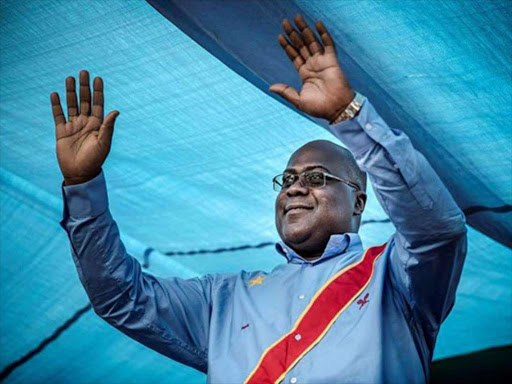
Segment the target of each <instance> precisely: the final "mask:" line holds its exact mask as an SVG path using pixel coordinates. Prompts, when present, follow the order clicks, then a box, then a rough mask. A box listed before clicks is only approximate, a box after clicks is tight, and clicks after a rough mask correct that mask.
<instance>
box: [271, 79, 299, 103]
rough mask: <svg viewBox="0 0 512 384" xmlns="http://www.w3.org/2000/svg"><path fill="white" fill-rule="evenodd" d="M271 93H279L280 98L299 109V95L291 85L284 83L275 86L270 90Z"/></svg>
mask: <svg viewBox="0 0 512 384" xmlns="http://www.w3.org/2000/svg"><path fill="white" fill-rule="evenodd" d="M269 91H270V92H274V93H277V94H278V95H279V96H281V97H282V98H284V99H285V100H287V101H289V102H290V103H292V104H293V105H294V106H295V107H296V108H299V100H300V97H299V93H298V92H297V91H296V90H295V89H294V88H292V87H290V86H289V85H286V84H283V83H277V84H273V85H272V86H271V87H270V88H269Z"/></svg>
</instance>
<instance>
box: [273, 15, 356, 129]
mask: <svg viewBox="0 0 512 384" xmlns="http://www.w3.org/2000/svg"><path fill="white" fill-rule="evenodd" d="M295 24H296V26H297V29H295V28H293V27H292V25H291V24H290V22H289V21H288V20H287V19H284V20H283V29H284V31H285V32H286V36H287V37H288V39H287V38H286V37H285V36H284V35H282V34H280V35H279V36H278V41H279V44H281V47H282V48H283V50H284V51H285V52H286V54H287V55H288V57H289V58H290V60H291V61H292V63H293V65H294V66H295V69H296V70H297V72H298V73H299V76H300V78H301V80H302V90H301V91H300V93H299V92H297V90H295V89H294V88H292V87H290V86H289V85H286V84H283V83H276V84H273V85H272V86H271V87H270V91H271V92H274V93H277V94H278V95H280V96H281V97H283V98H285V99H286V100H288V101H289V102H290V103H292V104H293V105H294V106H295V107H297V108H298V109H300V110H301V111H303V112H305V113H307V114H309V115H311V116H315V117H321V118H324V119H327V120H328V121H329V122H331V121H333V120H335V119H336V118H337V117H338V116H339V115H340V114H341V112H343V111H344V110H345V108H346V107H347V106H348V105H349V104H350V102H351V101H352V99H353V98H354V91H353V90H352V88H351V87H350V84H349V83H348V80H347V78H346V76H345V74H344V73H343V71H342V70H341V67H340V65H339V63H338V59H337V58H336V51H335V47H334V41H333V40H332V38H331V35H330V34H329V32H328V31H327V29H326V28H325V26H324V25H323V23H322V22H321V21H317V22H316V24H315V26H316V29H317V31H318V34H319V35H320V37H321V39H322V43H323V44H322V43H321V42H320V41H319V40H318V39H317V37H316V36H315V33H314V32H313V31H312V30H311V29H310V28H309V26H308V25H307V23H306V21H305V20H304V18H303V17H302V16H300V15H298V16H296V17H295Z"/></svg>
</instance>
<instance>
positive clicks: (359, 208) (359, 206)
mask: <svg viewBox="0 0 512 384" xmlns="http://www.w3.org/2000/svg"><path fill="white" fill-rule="evenodd" d="M365 207H366V193H364V192H363V191H356V203H355V206H354V216H359V215H361V214H362V213H363V211H364V208H365Z"/></svg>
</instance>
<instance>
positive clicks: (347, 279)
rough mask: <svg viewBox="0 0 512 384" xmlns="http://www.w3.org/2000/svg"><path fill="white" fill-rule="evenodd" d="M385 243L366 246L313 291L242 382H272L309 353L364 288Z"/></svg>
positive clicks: (260, 383) (247, 383)
mask: <svg viewBox="0 0 512 384" xmlns="http://www.w3.org/2000/svg"><path fill="white" fill-rule="evenodd" d="M385 247H386V243H384V244H383V245H380V246H376V247H371V248H368V249H367V250H366V251H365V252H364V254H363V257H362V258H361V260H359V261H357V262H355V263H353V264H351V265H349V266H347V267H345V268H343V269H342V270H341V271H339V272H338V273H336V274H335V275H334V276H333V277H332V278H330V279H329V280H328V281H327V282H326V283H325V284H324V285H323V286H322V287H321V288H320V289H319V290H318V291H317V292H316V294H315V296H314V297H313V299H311V302H310V303H309V305H308V306H307V308H306V309H305V310H304V312H302V314H301V315H300V317H299V318H298V319H297V321H296V322H295V325H294V327H293V329H292V330H291V331H290V332H288V333H287V334H285V335H284V336H283V337H281V338H280V339H279V340H277V341H276V342H275V343H274V344H272V345H271V346H270V347H268V348H267V349H266V350H265V351H264V352H263V354H262V355H261V357H260V360H259V361H258V364H257V365H256V367H255V368H254V369H253V370H252V372H251V373H250V374H249V376H248V377H247V379H246V380H245V381H244V384H263V383H265V384H275V383H279V382H280V381H281V380H283V379H284V377H285V376H286V374H287V373H288V372H289V371H290V370H291V369H292V368H293V367H294V366H295V364H297V363H298V362H299V361H300V359H302V358H303V357H304V356H305V355H306V353H308V352H309V351H310V350H311V349H312V348H313V347H314V346H315V345H316V344H318V343H319V342H320V340H321V339H322V338H323V337H324V335H325V334H326V333H327V331H328V330H329V329H330V328H331V326H332V325H333V324H334V322H335V321H336V319H337V318H338V317H339V316H340V315H341V314H342V313H343V311H344V310H345V309H346V308H347V307H348V306H349V305H350V304H351V303H352V302H353V301H354V300H355V299H356V298H357V297H358V296H359V295H360V294H361V293H362V292H363V291H364V290H365V288H366V287H367V286H368V284H369V283H370V280H371V278H372V276H373V271H374V266H375V261H376V260H377V258H378V257H379V256H380V255H381V254H382V253H383V252H384V248H385Z"/></svg>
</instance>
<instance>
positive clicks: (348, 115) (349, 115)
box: [330, 92, 366, 124]
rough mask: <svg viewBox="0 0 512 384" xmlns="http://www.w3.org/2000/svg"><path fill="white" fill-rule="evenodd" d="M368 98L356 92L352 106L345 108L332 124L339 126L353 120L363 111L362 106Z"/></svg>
mask: <svg viewBox="0 0 512 384" xmlns="http://www.w3.org/2000/svg"><path fill="white" fill-rule="evenodd" d="M365 99H366V98H365V97H364V96H363V95H361V94H360V93H359V92H355V97H354V99H353V100H352V101H351V102H350V104H349V105H348V106H347V108H345V110H344V111H343V112H341V114H340V115H339V116H338V117H337V118H336V119H334V120H333V121H332V122H331V123H330V124H338V123H341V122H342V121H345V120H350V119H353V118H354V116H355V115H357V113H358V112H359V110H360V109H361V106H362V105H363V102H364V100H365Z"/></svg>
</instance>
